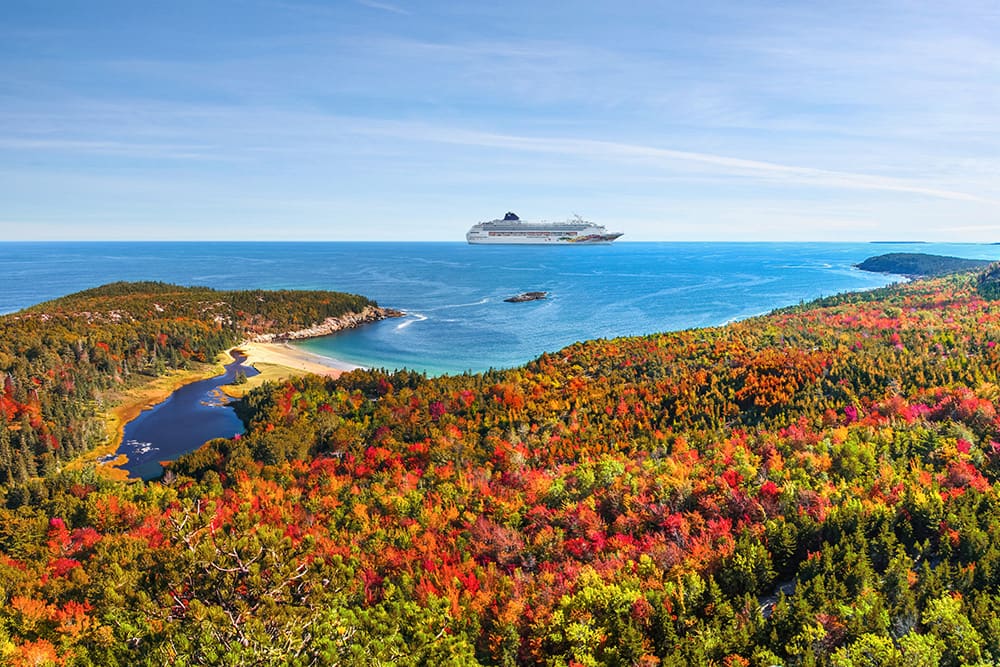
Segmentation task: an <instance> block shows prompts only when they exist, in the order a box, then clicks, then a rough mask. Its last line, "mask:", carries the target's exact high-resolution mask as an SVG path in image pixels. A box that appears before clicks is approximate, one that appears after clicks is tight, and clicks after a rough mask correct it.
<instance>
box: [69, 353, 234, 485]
mask: <svg viewBox="0 0 1000 667" xmlns="http://www.w3.org/2000/svg"><path fill="white" fill-rule="evenodd" d="M231 361H232V357H231V355H230V354H229V351H228V350H227V351H225V352H222V353H220V354H219V356H217V357H216V358H215V359H214V360H213V361H212V362H207V363H204V364H201V365H199V367H198V368H193V369H191V370H185V371H174V372H172V373H170V374H169V375H164V376H161V377H158V378H154V379H152V380H151V381H149V382H147V383H145V384H143V385H141V386H138V387H133V388H131V389H127V390H125V391H123V392H122V394H121V395H120V397H119V398H118V399H117V400H118V401H119V402H118V403H117V404H116V405H113V406H112V407H111V408H109V409H108V410H107V411H106V412H105V414H104V428H105V431H106V433H107V438H108V441H107V442H106V443H105V444H103V445H100V446H98V447H95V448H93V449H91V450H90V451H88V452H86V453H85V454H82V455H81V456H79V457H77V458H76V459H74V460H73V461H71V462H69V463H67V464H66V469H67V470H73V469H75V468H77V467H84V466H86V465H87V464H91V463H92V464H94V465H95V467H96V469H97V470H98V471H99V472H100V474H102V475H104V476H106V477H108V478H110V479H114V480H120V481H130V480H129V476H128V475H129V473H128V471H126V470H125V469H124V468H122V467H121V466H123V465H125V464H126V463H128V456H127V455H126V454H119V455H117V456H115V458H114V459H112V460H110V461H101V460H100V459H101V458H103V457H105V456H110V455H112V454H114V453H115V452H117V451H118V448H119V447H120V446H121V442H122V438H124V436H125V425H126V424H128V423H129V422H130V421H132V420H133V419H135V418H136V417H138V416H139V415H140V414H142V412H143V411H145V410H150V409H152V408H153V407H155V406H156V405H158V404H160V403H162V402H163V401H165V400H167V399H168V398H169V397H170V395H171V394H173V393H174V392H175V391H177V390H178V389H180V388H181V387H183V386H184V385H186V384H190V383H192V382H198V381H200V380H205V379H208V378H211V377H215V376H217V375H221V374H222V373H224V372H225V370H224V368H223V367H224V366H225V364H227V363H230V362H231ZM131 481H134V480H131Z"/></svg>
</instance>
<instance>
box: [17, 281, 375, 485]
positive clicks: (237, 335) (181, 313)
mask: <svg viewBox="0 0 1000 667" xmlns="http://www.w3.org/2000/svg"><path fill="white" fill-rule="evenodd" d="M359 314H364V316H363V317H359V319H360V320H363V321H371V320H373V319H378V318H380V317H382V316H384V311H383V309H381V308H379V307H378V304H376V303H374V302H373V301H370V300H369V299H366V298H364V297H361V296H357V295H353V294H343V293H338V292H323V291H289V290H281V291H262V290H249V291H228V292H227V291H218V290H214V289H209V288H207V287H180V286H178V285H170V284H165V283H156V282H140V283H114V284H110V285H105V286H103V287H98V288H95V289H90V290H86V291H83V292H78V293H76V294H72V295H69V296H66V297H63V298H60V299H55V300H53V301H49V302H46V303H42V304H39V305H37V306H34V307H31V308H28V309H25V310H23V311H20V312H17V313H13V314H10V315H4V316H0V484H5V485H9V484H11V483H22V484H23V483H24V482H27V481H28V480H31V479H34V478H36V477H37V476H46V475H50V474H52V473H54V472H57V471H59V470H60V469H61V468H62V467H63V466H65V465H66V464H67V463H69V462H71V461H73V460H74V459H75V458H76V457H78V456H80V455H81V454H84V453H85V452H88V451H90V450H92V449H93V448H95V447H98V446H107V445H111V446H113V447H116V446H117V442H116V441H115V436H116V435H117V436H119V437H120V433H118V432H117V428H118V427H119V426H120V419H115V418H114V415H113V414H112V409H113V408H116V407H119V408H120V407H122V406H123V405H124V406H126V407H133V406H131V405H130V403H129V402H130V401H131V402H132V403H133V404H134V407H133V409H132V410H131V413H132V414H133V415H134V414H137V413H138V411H139V410H140V409H141V408H142V407H143V406H144V404H145V403H144V402H143V400H138V401H136V399H137V398H139V399H142V398H143V397H144V392H145V394H146V395H149V389H150V388H151V387H154V386H155V387H157V388H158V389H159V392H158V393H159V394H163V397H164V398H165V395H166V394H167V393H169V390H170V388H171V387H173V386H176V385H177V384H180V383H183V382H186V381H190V380H192V379H196V378H198V377H204V376H207V375H213V374H216V373H217V372H218V364H216V363H214V362H215V360H216V359H217V358H218V357H219V356H220V355H221V353H222V352H223V351H225V350H227V349H229V348H231V347H233V346H234V345H236V344H238V343H240V342H241V341H243V340H247V339H259V338H262V337H274V336H276V335H279V336H280V335H282V334H285V333H286V332H298V331H300V330H303V329H307V328H309V327H315V326H317V325H322V323H327V322H328V321H329V320H330V319H331V318H342V317H348V318H349V317H351V316H355V315H359ZM359 323H360V322H359ZM326 329H329V326H327V327H326ZM324 331H325V330H324ZM164 387H165V388H166V391H164V390H163V388H164ZM154 394H155V392H154ZM109 418H110V423H109ZM109 426H110V428H109ZM18 488H21V487H18ZM19 492H20V491H19Z"/></svg>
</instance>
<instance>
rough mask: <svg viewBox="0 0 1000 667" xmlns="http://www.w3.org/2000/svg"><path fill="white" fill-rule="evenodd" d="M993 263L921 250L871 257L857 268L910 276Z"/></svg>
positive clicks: (926, 275) (980, 267)
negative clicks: (920, 251) (933, 253)
mask: <svg viewBox="0 0 1000 667" xmlns="http://www.w3.org/2000/svg"><path fill="white" fill-rule="evenodd" d="M989 264H991V260H988V259H966V258H964V257H949V256H946V255H928V254H926V253H919V252H892V253H888V254H886V255H877V256H875V257H869V258H868V259H866V260H865V261H863V262H861V263H860V264H856V265H855V266H857V268H859V269H861V270H862V271H871V272H873V273H894V274H897V275H901V276H906V277H908V278H925V277H931V276H945V275H948V274H950V273H959V272H962V271H973V270H976V269H982V268H984V267H986V266H988V265H989Z"/></svg>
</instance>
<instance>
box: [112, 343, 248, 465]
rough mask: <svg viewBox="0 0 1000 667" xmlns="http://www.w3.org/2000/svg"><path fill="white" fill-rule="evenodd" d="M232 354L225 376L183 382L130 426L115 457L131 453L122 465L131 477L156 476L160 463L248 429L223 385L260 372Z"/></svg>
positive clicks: (238, 356)
mask: <svg viewBox="0 0 1000 667" xmlns="http://www.w3.org/2000/svg"><path fill="white" fill-rule="evenodd" d="M232 356H233V362H232V363H230V364H228V365H227V366H226V367H225V368H226V371H225V373H223V374H222V375H217V376H216V377H212V378H208V379H206V380H199V381H198V382H192V383H191V384H186V385H184V386H183V387H181V388H179V389H178V390H177V391H175V392H174V393H172V394H171V395H170V396H169V397H168V398H167V399H166V400H165V401H163V402H162V403H157V404H156V405H155V406H153V407H152V408H150V409H149V410H144V411H143V412H142V413H141V414H140V415H139V416H138V417H136V418H135V419H133V420H132V421H130V422H129V423H128V424H126V425H125V433H124V435H123V437H122V442H121V444H120V445H119V446H118V451H117V452H115V456H117V455H119V454H125V455H126V456H127V457H128V463H126V464H125V465H124V466H122V467H123V468H124V469H125V470H126V471H128V474H129V477H130V478H133V479H136V478H139V479H144V480H150V479H156V478H157V477H159V476H160V475H162V474H163V466H161V465H160V462H161V461H173V460H174V459H177V458H179V457H181V456H183V455H184V454H187V453H188V452H192V451H194V450H196V449H198V447H201V446H202V445H203V444H204V443H205V442H206V441H208V440H211V439H213V438H231V437H233V436H234V435H236V434H237V433H243V430H244V429H243V422H241V421H240V420H239V418H238V417H237V416H236V412H235V411H234V410H233V408H232V407H231V406H230V405H229V403H230V398H229V397H228V396H226V395H225V394H224V393H222V390H220V389H219V387H221V386H222V385H226V384H231V383H232V382H233V380H235V379H236V375H237V373H240V372H243V373H245V374H246V376H247V377H252V376H254V375H257V369H256V368H254V367H253V366H245V365H244V364H243V362H244V361H246V357H244V356H243V355H238V354H233V355H232Z"/></svg>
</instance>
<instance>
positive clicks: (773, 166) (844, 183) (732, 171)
mask: <svg viewBox="0 0 1000 667" xmlns="http://www.w3.org/2000/svg"><path fill="white" fill-rule="evenodd" d="M368 131H369V132H388V133H396V134H399V136H403V137H406V138H409V139H419V140H425V141H434V142H439V143H450V144H461V145H473V146H480V147H489V148H503V149H508V150H515V151H526V152H538V153H552V154H559V155H566V156H576V157H587V158H591V159H595V160H601V159H614V160H628V161H632V162H639V163H643V164H646V165H648V166H660V167H668V166H676V163H677V162H686V163H696V164H699V165H706V166H708V167H712V168H714V169H716V170H717V171H719V172H720V173H724V174H729V175H734V176H746V177H758V178H768V179H780V180H782V181H784V182H791V183H802V184H808V185H814V186H817V185H818V186H825V187H832V188H847V189H861V190H881V191H887V192H902V193H910V194H917V195H923V196H927V197H935V198H938V199H949V200H956V201H972V202H980V203H988V204H992V205H1000V202H998V201H997V200H994V199H991V198H989V197H984V196H980V195H977V194H972V193H968V192H962V191H958V190H950V189H947V188H939V187H934V186H933V185H927V184H923V183H918V182H912V181H908V180H904V179H898V178H888V177H884V176H877V175H871V174H863V173H850V172H841V171H830V170H825V169H816V168H812V167H804V166H798V165H788V164H780V163H775V162H769V161H762V160H754V159H745V158H740V157H732V156H726V155H716V154H712V153H699V152H690V151H679V150H672V149H667V148H658V147H653V146H644V145H636V144H628V143H619V142H613V141H599V140H593V139H572V138H570V139H566V138H548V137H532V136H514V135H504V134H490V133H483V132H470V131H465V130H456V129H455V128H432V127H426V126H423V127H419V126H418V127H410V128H407V129H405V130H403V128H399V127H394V128H390V127H388V126H386V127H383V128H381V129H375V128H371V129H369V130H368Z"/></svg>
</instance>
